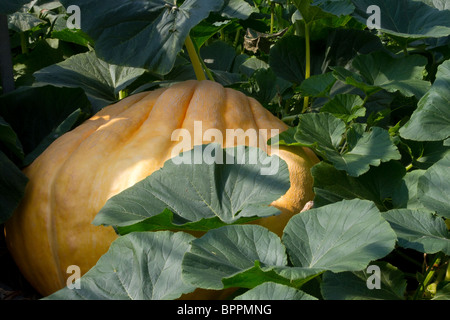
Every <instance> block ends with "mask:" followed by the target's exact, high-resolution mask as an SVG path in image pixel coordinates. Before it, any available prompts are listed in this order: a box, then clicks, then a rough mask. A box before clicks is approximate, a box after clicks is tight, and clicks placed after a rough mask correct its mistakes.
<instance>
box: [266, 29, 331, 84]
mask: <svg viewBox="0 0 450 320" xmlns="http://www.w3.org/2000/svg"><path fill="white" fill-rule="evenodd" d="M311 51H312V53H311V74H312V75H315V74H321V73H322V69H321V67H322V61H323V55H324V53H323V50H322V49H321V50H319V49H318V48H315V46H314V45H313V46H312V48H311ZM305 52H306V48H305V39H303V38H301V37H299V36H295V35H286V36H284V37H283V38H281V39H280V40H278V41H277V42H276V43H275V44H274V45H273V46H272V47H271V49H270V55H269V64H270V67H271V68H272V69H273V71H274V72H275V74H276V75H277V76H278V77H280V78H283V79H285V80H287V81H290V82H293V83H298V84H300V83H302V81H303V80H305V70H306V62H305V61H306V60H305V59H306V56H305Z"/></svg>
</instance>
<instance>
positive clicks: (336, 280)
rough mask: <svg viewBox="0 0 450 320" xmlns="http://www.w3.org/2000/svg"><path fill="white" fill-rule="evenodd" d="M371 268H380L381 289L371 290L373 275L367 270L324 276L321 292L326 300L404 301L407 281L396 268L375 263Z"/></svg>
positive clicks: (327, 273) (378, 279) (328, 273)
mask: <svg viewBox="0 0 450 320" xmlns="http://www.w3.org/2000/svg"><path fill="white" fill-rule="evenodd" d="M371 266H376V267H378V268H379V271H380V274H379V278H377V279H376V280H374V281H379V288H372V289H369V287H368V282H369V283H372V281H371V277H374V275H373V274H372V273H369V272H367V270H361V271H355V272H341V273H332V272H326V273H325V274H324V275H323V282H322V284H321V289H322V290H321V292H322V295H323V297H324V299H325V300H404V296H405V292H406V280H405V278H404V274H403V273H402V272H401V271H400V270H398V269H397V268H396V267H394V266H392V265H390V264H388V263H385V262H375V263H372V264H371Z"/></svg>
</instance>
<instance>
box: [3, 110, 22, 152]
mask: <svg viewBox="0 0 450 320" xmlns="http://www.w3.org/2000/svg"><path fill="white" fill-rule="evenodd" d="M0 143H1V144H3V145H4V146H6V148H7V149H8V150H10V151H11V152H12V153H13V154H14V155H15V156H16V157H18V158H19V159H20V160H22V159H23V157H24V153H23V147H22V143H21V142H20V140H19V138H18V137H17V134H16V133H15V132H14V130H13V128H11V126H10V125H9V123H7V122H6V121H5V120H4V119H3V118H2V117H0Z"/></svg>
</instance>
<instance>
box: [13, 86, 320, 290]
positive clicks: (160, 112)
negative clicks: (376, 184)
mask: <svg viewBox="0 0 450 320" xmlns="http://www.w3.org/2000/svg"><path fill="white" fill-rule="evenodd" d="M194 121H202V129H203V131H205V130H207V129H209V128H216V129H219V130H221V131H223V132H224V135H223V136H224V137H225V129H243V130H244V131H245V130H247V129H256V130H259V129H267V130H268V133H269V134H270V129H279V130H280V132H282V131H284V130H286V129H287V128H288V127H287V126H286V125H285V124H284V123H283V122H281V121H280V120H279V119H278V118H276V117H274V116H273V115H272V114H271V113H270V112H269V111H267V110H266V109H265V108H263V107H262V106H261V105H260V104H259V103H258V102H257V101H256V100H254V99H252V98H249V97H246V96H245V95H244V94H242V93H240V92H238V91H236V90H232V89H228V88H224V87H223V86H221V85H219V84H217V83H214V82H210V81H201V82H198V81H186V82H182V83H179V84H176V85H174V86H172V87H170V88H167V89H166V88H164V89H157V90H155V91H151V92H143V93H140V94H136V95H133V96H130V97H128V98H126V99H123V100H121V101H120V102H118V103H116V104H114V105H111V106H108V107H106V108H104V109H103V110H102V111H100V112H99V113H98V114H96V115H95V116H93V117H92V118H91V119H89V120H87V121H86V122H85V123H83V124H82V125H80V126H78V127H77V128H76V129H74V130H73V131H71V132H68V133H66V134H65V135H63V136H61V137H60V138H58V139H57V140H56V141H55V142H54V143H53V144H51V145H50V146H49V147H48V148H47V150H45V152H43V153H42V154H41V156H39V157H38V158H37V159H36V160H35V161H34V162H33V163H32V164H31V165H30V166H29V167H27V168H26V169H25V170H24V172H25V174H26V175H27V176H28V178H29V184H28V185H27V188H26V193H25V197H24V199H23V201H22V203H21V204H20V206H19V208H18V209H17V210H16V212H15V214H14V216H13V217H12V218H11V219H10V220H9V221H8V222H7V224H6V226H5V230H6V239H7V243H8V246H9V249H10V251H11V253H12V255H13V257H14V259H15V261H16V263H17V265H18V266H19V268H20V269H21V271H22V273H23V274H24V276H25V277H26V278H27V279H28V281H29V282H30V283H31V284H32V285H33V286H34V287H35V288H36V289H37V290H38V291H39V292H40V293H41V294H42V295H44V296H46V295H49V294H51V293H53V292H55V291H56V290H58V289H60V288H62V287H64V286H65V285H66V278H67V276H69V275H68V274H67V273H66V271H67V267H68V266H69V265H78V266H79V267H80V268H81V271H82V273H85V272H86V271H88V270H89V269H90V268H91V267H92V266H93V265H95V263H96V262H97V260H98V259H99V257H100V256H101V255H102V254H104V253H105V252H106V251H107V250H108V248H109V245H110V244H111V242H112V241H113V240H114V239H116V237H117V235H116V234H115V232H114V231H113V229H112V228H111V227H99V226H94V225H92V224H91V222H92V220H93V219H94V217H95V216H96V214H97V212H98V211H99V210H100V209H101V208H102V206H103V205H104V204H105V203H106V201H107V199H109V198H110V197H112V196H113V195H115V194H117V193H119V192H121V191H122V190H124V189H126V188H128V187H130V186H132V185H133V184H135V183H136V182H138V181H140V180H142V179H144V178H145V177H147V176H149V175H150V174H151V173H152V172H154V171H155V170H157V169H159V168H161V167H162V165H163V164H164V162H165V161H166V160H168V159H169V158H170V157H171V153H172V149H173V148H174V146H175V145H177V144H178V143H179V142H177V141H172V140H171V136H172V133H173V132H174V130H176V129H179V128H185V129H187V130H189V131H190V132H192V131H193V128H194ZM192 136H193V133H192ZM268 138H270V136H267V137H264V139H265V140H267V139H268ZM209 142H212V141H206V140H203V141H202V143H209ZM233 145H234V142H233V141H225V146H233ZM279 156H280V157H281V158H282V159H284V160H285V161H286V162H287V164H288V167H289V172H290V178H291V188H290V189H289V191H288V193H287V194H286V195H285V196H283V197H282V198H280V199H279V200H277V201H276V202H274V203H273V204H272V205H274V206H276V207H277V208H280V209H281V210H282V211H283V212H284V213H283V214H282V215H281V216H275V217H269V218H264V219H261V220H260V221H259V222H260V224H263V225H266V226H267V227H268V228H270V229H271V230H273V231H275V232H277V233H278V234H281V231H282V229H283V227H284V225H285V223H286V221H287V220H288V219H289V218H290V216H291V215H292V214H293V213H297V212H299V211H300V210H301V209H302V208H303V206H304V204H305V203H306V202H307V201H309V200H311V199H312V198H313V192H312V177H311V175H310V172H309V169H310V168H311V166H312V165H314V164H315V163H316V162H317V158H316V157H315V155H314V154H313V153H312V152H311V151H310V150H308V149H303V148H290V149H280V151H279Z"/></svg>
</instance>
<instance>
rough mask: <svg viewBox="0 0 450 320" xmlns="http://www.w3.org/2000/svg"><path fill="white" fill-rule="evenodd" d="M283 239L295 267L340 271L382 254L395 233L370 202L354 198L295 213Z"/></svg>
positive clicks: (390, 246) (360, 266)
mask: <svg viewBox="0 0 450 320" xmlns="http://www.w3.org/2000/svg"><path fill="white" fill-rule="evenodd" d="M282 239H283V243H284V245H285V246H286V248H287V252H288V254H289V257H290V260H291V261H292V264H293V265H294V266H299V267H303V268H323V269H326V270H330V271H333V272H342V271H358V270H362V269H364V268H365V267H367V265H368V264H369V263H370V262H371V261H374V260H377V259H380V258H383V257H385V256H386V255H387V254H389V253H390V252H391V251H392V250H393V249H394V246H395V241H396V235H395V233H394V231H393V230H392V229H391V227H390V226H389V224H388V223H387V222H386V221H385V220H384V219H383V218H382V216H381V213H380V211H379V210H378V209H377V207H376V206H375V204H374V203H373V202H370V201H367V200H359V199H355V200H342V201H340V202H337V203H333V204H330V205H327V206H323V207H320V208H313V209H310V210H308V211H305V212H303V213H301V214H298V215H295V216H294V217H292V218H291V219H290V220H289V222H288V224H287V225H286V228H285V229H284V232H283V238H282Z"/></svg>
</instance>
